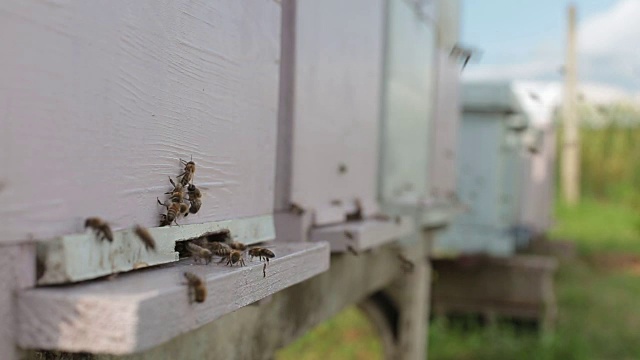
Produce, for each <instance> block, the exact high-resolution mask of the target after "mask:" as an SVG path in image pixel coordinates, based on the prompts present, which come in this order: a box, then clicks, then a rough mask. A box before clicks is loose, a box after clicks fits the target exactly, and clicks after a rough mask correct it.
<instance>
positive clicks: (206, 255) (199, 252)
mask: <svg viewBox="0 0 640 360" xmlns="http://www.w3.org/2000/svg"><path fill="white" fill-rule="evenodd" d="M187 250H189V252H190V253H191V256H192V257H193V260H194V261H195V262H200V260H204V261H205V264H209V263H210V262H211V258H212V257H213V254H212V253H211V250H209V249H206V248H203V247H201V246H198V245H196V244H194V243H192V242H188V243H187Z"/></svg>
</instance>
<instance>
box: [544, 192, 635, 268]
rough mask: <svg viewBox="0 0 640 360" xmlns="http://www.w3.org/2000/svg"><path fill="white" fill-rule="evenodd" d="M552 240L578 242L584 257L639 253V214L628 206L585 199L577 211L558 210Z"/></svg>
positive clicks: (562, 208) (568, 208) (561, 205)
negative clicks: (599, 253) (614, 253)
mask: <svg viewBox="0 0 640 360" xmlns="http://www.w3.org/2000/svg"><path fill="white" fill-rule="evenodd" d="M555 215H556V219H557V224H556V226H555V228H554V229H553V230H552V231H551V237H552V238H557V239H572V240H575V241H576V244H577V246H578V249H579V250H580V251H581V253H582V254H587V255H588V254H592V253H598V252H616V251H619V252H633V253H640V226H639V225H640V211H636V210H634V209H632V208H631V207H630V206H628V205H624V204H615V203H608V202H603V201H597V200H593V199H584V200H583V201H582V203H581V204H580V205H579V206H577V207H574V208H571V207H568V206H566V205H564V204H560V205H558V206H556V214H555Z"/></svg>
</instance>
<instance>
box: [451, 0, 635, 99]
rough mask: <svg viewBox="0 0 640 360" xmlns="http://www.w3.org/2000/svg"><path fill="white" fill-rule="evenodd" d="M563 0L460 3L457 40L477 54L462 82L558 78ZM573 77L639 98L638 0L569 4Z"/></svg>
mask: <svg viewBox="0 0 640 360" xmlns="http://www.w3.org/2000/svg"><path fill="white" fill-rule="evenodd" d="M568 3H569V1H566V0H519V1H514V0H485V1H481V0H463V14H462V42H463V43H464V44H465V45H468V46H473V47H476V48H478V49H480V50H481V54H480V57H479V59H477V60H476V61H474V62H472V63H470V64H469V67H468V68H467V69H466V70H465V75H464V76H465V78H467V79H483V78H509V79H523V80H560V79H561V76H560V72H559V70H560V68H561V66H562V64H563V62H564V58H565V49H564V48H565V45H566V38H567V35H566V31H567V30H566V28H567V20H566V17H567V15H566V14H567V7H568ZM573 3H574V4H575V5H576V6H577V11H578V63H579V65H578V76H579V80H580V81H581V82H586V83H599V84H603V85H608V86H613V87H618V88H622V89H624V90H625V91H627V92H629V93H631V94H640V0H575V1H573Z"/></svg>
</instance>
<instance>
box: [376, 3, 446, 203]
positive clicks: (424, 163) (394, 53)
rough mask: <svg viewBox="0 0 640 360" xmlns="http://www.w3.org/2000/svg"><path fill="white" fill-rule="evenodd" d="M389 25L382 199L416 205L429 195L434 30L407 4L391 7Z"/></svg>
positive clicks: (389, 4)
mask: <svg viewBox="0 0 640 360" xmlns="http://www.w3.org/2000/svg"><path fill="white" fill-rule="evenodd" d="M387 21H388V24H387V29H388V30H387V31H388V32H387V46H386V49H385V52H386V59H385V84H384V97H383V99H384V111H383V132H382V144H383V147H382V149H383V152H382V171H381V176H380V185H381V195H382V199H383V201H384V202H385V203H394V202H400V203H413V204H415V205H417V203H418V201H419V200H424V199H425V198H426V196H427V193H428V183H429V177H428V164H429V151H430V145H431V143H430V135H431V134H430V132H431V125H432V120H433V110H434V109H433V105H434V102H435V99H434V96H435V94H434V74H435V43H436V34H435V27H434V24H433V22H431V21H427V17H425V16H421V12H420V11H417V10H416V7H415V6H412V5H410V4H409V3H408V2H406V1H403V0H392V1H389V3H388V20H387Z"/></svg>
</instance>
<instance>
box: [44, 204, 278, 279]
mask: <svg viewBox="0 0 640 360" xmlns="http://www.w3.org/2000/svg"><path fill="white" fill-rule="evenodd" d="M224 231H229V234H230V237H231V239H232V240H233V241H239V242H242V243H245V244H253V243H259V242H263V241H269V240H273V239H274V238H275V228H274V225H273V216H272V215H264V216H256V217H250V218H243V219H232V220H224V221H215V222H210V223H205V224H190V225H182V226H165V227H158V228H150V229H149V232H150V233H151V235H152V236H153V238H154V239H155V241H156V251H148V250H147V249H146V248H145V245H144V244H143V243H142V242H141V241H140V240H139V239H138V238H137V237H136V235H135V234H134V233H133V230H131V229H127V230H121V231H116V232H114V233H113V242H108V241H99V240H97V239H96V236H95V235H94V233H93V232H92V231H87V232H85V233H82V234H74V235H68V236H62V237H58V238H55V239H52V240H48V241H40V242H38V243H37V257H38V261H37V262H38V265H37V273H38V278H37V285H54V284H64V283H69V282H76V281H83V280H89V279H94V278H97V277H101V276H105V275H110V274H114V273H119V272H126V271H131V270H134V269H137V268H143V267H147V266H153V265H159V264H165V263H170V262H175V261H178V253H177V252H176V251H175V243H176V242H178V241H183V240H187V239H194V238H198V237H201V236H203V235H207V234H212V233H216V232H224Z"/></svg>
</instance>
